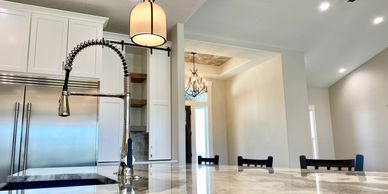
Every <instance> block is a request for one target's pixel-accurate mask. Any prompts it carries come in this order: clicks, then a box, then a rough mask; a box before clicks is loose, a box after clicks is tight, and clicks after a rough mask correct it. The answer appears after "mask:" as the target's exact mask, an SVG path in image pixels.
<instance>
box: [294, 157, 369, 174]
mask: <svg viewBox="0 0 388 194" xmlns="http://www.w3.org/2000/svg"><path fill="white" fill-rule="evenodd" d="M299 159H300V168H301V169H307V167H308V166H314V168H315V169H316V170H318V169H319V167H326V169H327V170H330V169H331V168H332V167H334V168H337V169H338V170H341V169H342V168H347V169H348V170H349V171H352V169H354V170H355V171H364V156H363V155H360V154H358V155H356V158H355V159H348V160H321V159H306V156H304V155H302V156H300V157H299Z"/></svg>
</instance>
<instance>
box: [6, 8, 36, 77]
mask: <svg viewBox="0 0 388 194" xmlns="http://www.w3.org/2000/svg"><path fill="white" fill-rule="evenodd" d="M30 19H31V14H30V13H29V12H21V11H16V10H12V9H7V8H1V9H0V28H1V30H0V70H5V71H22V72H25V71H26V70H27V58H28V41H29V35H30Z"/></svg>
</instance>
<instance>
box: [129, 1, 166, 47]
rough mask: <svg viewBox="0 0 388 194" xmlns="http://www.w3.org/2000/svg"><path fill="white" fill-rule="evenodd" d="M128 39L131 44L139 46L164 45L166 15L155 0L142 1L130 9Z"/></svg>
mask: <svg viewBox="0 0 388 194" xmlns="http://www.w3.org/2000/svg"><path fill="white" fill-rule="evenodd" d="M129 37H130V38H131V40H132V42H133V43H135V44H138V45H141V46H148V47H155V46H160V45H163V44H164V43H166V41H167V38H166V37H167V20H166V14H165V13H164V11H163V9H162V8H161V7H160V6H159V5H158V4H156V3H155V0H143V2H142V3H139V4H137V5H136V6H135V7H134V8H133V9H132V11H131V14H130V18H129Z"/></svg>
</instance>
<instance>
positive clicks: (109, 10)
mask: <svg viewBox="0 0 388 194" xmlns="http://www.w3.org/2000/svg"><path fill="white" fill-rule="evenodd" d="M8 1H13V2H19V3H24V4H31V5H37V6H43V7H49V8H54V9H61V10H67V11H74V12H79V13H85V14H92V15H98V16H104V17H109V23H108V26H107V28H106V29H105V30H106V31H110V32H117V33H123V34H127V33H128V31H129V27H128V23H129V13H130V11H131V9H132V8H133V6H134V5H136V4H137V3H139V2H142V0H8ZM205 1H206V0H156V3H158V4H159V5H160V6H162V8H163V9H164V11H165V12H166V15H167V23H168V27H169V29H171V27H172V26H174V25H175V24H176V23H185V22H186V21H187V19H189V18H190V16H191V15H192V14H193V13H194V12H195V11H196V10H197V9H198V8H199V7H200V6H201V5H202V4H203V3H204V2H205Z"/></svg>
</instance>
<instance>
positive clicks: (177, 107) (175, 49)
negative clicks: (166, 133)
mask: <svg viewBox="0 0 388 194" xmlns="http://www.w3.org/2000/svg"><path fill="white" fill-rule="evenodd" d="M168 36H169V37H168V40H169V41H172V45H171V47H172V52H171V101H172V102H173V103H171V131H172V134H171V136H172V137H171V139H172V142H171V143H172V146H171V147H172V150H171V151H172V159H173V160H178V161H179V163H181V164H183V163H185V162H186V144H185V119H186V115H185V99H184V91H185V83H184V81H185V65H184V50H185V44H184V43H185V42H184V41H185V37H184V25H183V24H180V23H178V24H176V25H175V26H174V27H173V28H172V29H171V30H170V31H169V33H168Z"/></svg>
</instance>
